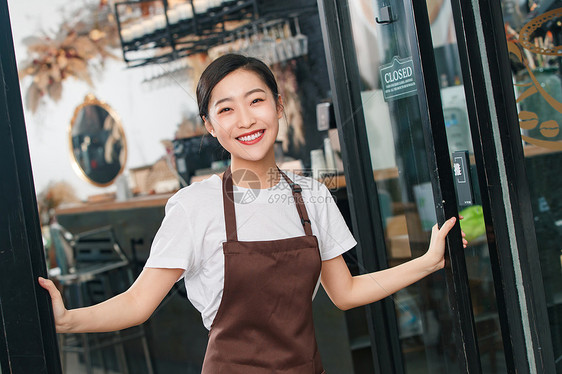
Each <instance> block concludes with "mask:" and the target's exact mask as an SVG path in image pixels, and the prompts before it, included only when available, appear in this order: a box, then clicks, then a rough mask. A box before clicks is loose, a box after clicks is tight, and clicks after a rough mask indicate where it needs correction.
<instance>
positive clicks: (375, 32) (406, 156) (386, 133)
mask: <svg viewBox="0 0 562 374" xmlns="http://www.w3.org/2000/svg"><path fill="white" fill-rule="evenodd" d="M388 4H389V2H388V1H383V0H378V1H372V0H350V1H349V7H350V14H351V17H352V20H351V21H352V22H351V23H352V28H353V30H352V31H353V40H354V44H355V50H356V51H357V61H358V65H359V73H360V78H361V97H362V108H358V110H362V111H363V114H364V118H365V123H366V130H367V136H368V142H369V148H370V153H371V163H372V170H373V177H374V179H375V181H376V185H377V189H378V193H379V202H380V206H381V215H382V217H381V218H382V220H383V222H384V225H385V241H386V248H387V252H388V253H387V255H388V258H389V266H395V265H398V264H400V263H402V262H405V261H407V260H409V259H411V258H414V257H418V256H420V255H422V254H423V253H425V251H426V250H427V247H428V245H429V237H430V230H431V228H432V226H433V224H434V223H435V221H436V216H435V211H434V208H433V192H432V186H431V178H430V172H429V169H428V165H427V157H426V153H425V149H426V147H425V143H424V137H423V132H422V122H421V116H420V112H419V103H418V98H417V91H416V86H415V81H414V78H413V75H412V73H413V68H414V67H413V59H412V56H411V52H410V44H409V43H410V41H409V40H408V33H407V32H406V31H405V30H407V29H408V28H410V27H413V25H409V24H405V19H406V17H405V12H404V8H403V2H402V1H391V2H390V4H391V5H390V6H389V5H388ZM377 19H378V21H377ZM394 20H396V21H394ZM387 21H389V22H387ZM385 22H387V23H385ZM393 299H394V302H395V307H396V316H397V321H398V325H399V326H398V328H399V337H400V343H401V348H402V354H403V362H404V366H405V372H406V373H432V374H434V373H444V374H445V373H447V374H450V373H457V372H460V371H461V370H460V369H459V368H458V362H457V347H456V343H455V342H456V340H457V339H458V337H456V336H454V335H453V333H452V331H453V329H452V318H451V314H450V312H451V308H450V306H449V304H448V303H447V302H446V301H447V300H448V297H447V291H446V284H445V278H444V273H443V271H441V272H437V273H435V274H433V275H432V276H430V277H427V278H425V279H424V280H422V281H420V282H418V283H416V284H414V285H412V286H411V287H408V288H406V289H404V290H402V291H400V292H398V293H397V294H395V295H394V296H393Z"/></svg>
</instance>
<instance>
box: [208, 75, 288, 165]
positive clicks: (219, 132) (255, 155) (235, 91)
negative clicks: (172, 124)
mask: <svg viewBox="0 0 562 374" xmlns="http://www.w3.org/2000/svg"><path fill="white" fill-rule="evenodd" d="M279 100H281V99H279ZM208 112H209V116H208V118H205V127H206V128H207V130H208V131H209V132H210V133H211V134H213V136H215V137H217V139H218V140H219V142H220V143H221V145H222V146H223V147H224V148H225V149H226V150H227V151H228V152H230V154H231V155H232V161H233V162H235V160H245V161H254V162H255V161H261V160H264V159H266V158H268V157H273V154H274V151H273V145H274V143H275V139H276V138H277V132H278V130H279V119H280V118H281V115H282V105H281V101H279V105H278V104H277V101H276V100H275V97H274V96H273V93H272V92H271V90H270V89H269V87H268V86H267V85H266V84H265V82H264V81H263V80H262V79H261V78H260V77H259V75H257V74H256V73H254V72H252V71H248V70H244V69H238V70H235V71H233V72H232V73H230V74H228V75H227V76H225V77H224V78H223V79H222V80H221V81H220V82H219V83H218V84H217V85H216V86H215V87H214V88H213V91H212V93H211V99H210V101H209V110H208Z"/></svg>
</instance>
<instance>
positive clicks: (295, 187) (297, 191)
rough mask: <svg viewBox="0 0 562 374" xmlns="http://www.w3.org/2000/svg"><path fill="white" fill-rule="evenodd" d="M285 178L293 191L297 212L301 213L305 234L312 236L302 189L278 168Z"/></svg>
mask: <svg viewBox="0 0 562 374" xmlns="http://www.w3.org/2000/svg"><path fill="white" fill-rule="evenodd" d="M277 170H279V172H280V173H281V175H282V176H283V178H285V180H286V181H287V183H288V184H289V186H290V187H291V191H292V192H293V198H294V199H295V203H296V205H297V211H298V212H299V217H300V218H301V223H302V227H303V228H304V232H305V234H306V235H309V236H311V235H312V226H311V225H310V219H309V218H308V213H307V211H306V206H305V205H304V201H303V199H302V195H301V192H302V188H301V186H299V185H298V184H296V183H295V182H293V181H292V180H291V178H289V177H288V176H287V174H285V173H284V172H282V171H281V169H279V167H278V168H277Z"/></svg>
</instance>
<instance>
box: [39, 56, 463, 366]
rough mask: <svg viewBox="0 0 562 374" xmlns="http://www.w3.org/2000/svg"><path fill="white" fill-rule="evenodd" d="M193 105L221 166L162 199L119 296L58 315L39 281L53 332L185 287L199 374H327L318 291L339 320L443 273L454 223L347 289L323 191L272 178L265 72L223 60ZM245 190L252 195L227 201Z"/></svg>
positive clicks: (277, 104) (345, 244)
mask: <svg viewBox="0 0 562 374" xmlns="http://www.w3.org/2000/svg"><path fill="white" fill-rule="evenodd" d="M197 96H198V99H199V109H200V115H201V118H202V119H203V121H204V122H205V126H206V128H207V130H208V131H209V132H210V133H211V134H213V136H216V137H217V139H218V140H219V142H220V143H221V145H222V146H223V147H224V148H225V149H226V150H227V151H228V152H229V153H230V155H231V166H230V167H229V168H227V170H226V171H225V172H224V174H223V175H222V176H218V175H213V176H212V177H210V178H208V179H205V180H203V181H201V182H197V183H192V184H191V185H189V186H188V187H186V188H183V189H181V190H180V191H179V192H177V193H176V194H175V195H174V196H173V197H171V198H170V199H169V201H168V203H167V205H166V216H165V218H164V221H163V222H162V225H161V226H160V229H159V231H158V233H157V234H156V237H155V238H154V241H153V245H152V247H151V250H150V256H149V258H148V260H147V262H146V264H145V267H144V269H143V271H142V272H141V274H140V275H139V277H138V279H137V280H136V281H135V283H134V284H133V285H132V286H131V288H130V289H129V290H127V291H126V292H124V293H123V294H120V295H118V296H116V297H114V298H112V299H110V300H108V301H106V302H103V303H101V304H97V305H95V306H92V307H88V308H83V309H74V310H66V309H65V307H64V305H63V303H62V301H61V299H60V294H59V293H58V291H57V290H56V289H55V288H54V285H53V284H52V283H51V282H50V281H47V280H44V279H40V284H41V285H42V286H43V287H45V288H47V289H48V290H49V292H50V294H51V297H52V300H53V308H54V311H55V321H56V325H57V329H58V331H59V332H101V331H112V330H119V329H123V328H126V327H130V326H132V325H136V324H140V323H142V322H144V321H145V320H146V319H147V318H148V317H149V316H150V315H151V314H152V312H153V311H154V310H155V308H156V307H157V306H158V304H159V303H160V302H161V301H162V299H163V298H164V296H165V295H166V294H167V293H168V291H169V290H170V288H171V287H172V286H173V285H174V283H175V282H176V281H177V280H178V279H183V280H184V282H185V285H186V288H187V290H188V292H187V295H188V297H189V299H190V300H191V302H192V303H193V305H194V306H195V307H196V308H197V309H198V310H199V311H200V312H201V315H202V317H203V322H204V324H205V327H207V328H208V329H209V330H210V333H209V343H208V345H207V352H206V355H205V359H204V362H203V370H202V373H204V374H210V373H221V372H227V373H244V374H246V373H247V374H263V373H266V372H267V373H270V372H279V371H280V370H282V371H283V372H286V373H307V374H322V373H325V371H324V369H323V365H322V362H321V359H320V354H319V351H318V348H317V344H316V337H315V332H314V326H313V317H312V299H313V297H314V295H315V290H316V288H317V286H318V282H319V281H321V282H322V285H323V287H324V289H325V290H326V293H327V294H328V295H329V297H330V298H331V300H332V301H333V302H334V304H335V305H336V306H338V307H339V308H341V309H349V308H353V307H356V306H360V305H365V304H368V303H372V302H374V301H376V300H380V299H381V298H384V297H386V296H388V295H390V294H392V293H394V292H396V291H398V290H399V289H401V288H403V287H406V286H407V285H409V284H411V283H413V282H416V281H417V280H419V279H421V278H423V277H425V276H426V275H428V274H430V273H433V272H434V271H436V270H438V269H441V268H442V267H443V266H444V251H445V237H446V235H447V233H448V232H449V230H451V228H452V227H453V226H454V225H455V224H456V219H455V218H452V219H450V220H448V221H447V222H446V223H445V224H443V226H442V228H441V229H440V230H439V229H438V228H437V225H436V226H435V227H434V228H433V234H432V240H431V243H430V245H429V249H428V251H427V252H426V253H425V255H423V256H420V257H418V258H416V259H414V260H411V261H409V262H406V263H404V264H402V265H400V266H397V267H394V268H392V269H387V270H384V271H380V272H377V273H370V274H364V275H362V276H357V277H352V276H351V274H350V272H349V270H348V268H347V265H346V263H345V261H344V260H343V258H342V254H343V253H345V252H346V251H348V250H350V249H351V248H353V247H354V246H355V245H356V244H357V242H356V241H355V239H354V238H353V235H352V234H351V232H350V230H349V228H348V227H347V225H346V223H345V220H344V219H343V216H342V214H341V213H340V211H339V209H338V207H337V206H336V204H335V202H334V200H333V199H330V198H329V197H330V196H331V195H330V191H328V189H327V188H326V186H325V185H323V184H321V183H320V182H318V181H316V180H314V179H311V178H308V177H304V176H300V175H297V174H294V173H284V172H282V171H281V170H280V169H279V168H277V166H276V163H275V153H274V144H275V138H276V136H277V133H278V129H279V124H278V123H279V119H280V118H281V115H282V113H283V105H282V100H281V98H280V96H279V95H278V94H277V84H276V82H275V79H274V78H273V74H272V73H271V71H270V70H269V68H268V67H267V66H266V65H265V64H264V63H263V62H261V61H259V60H257V59H255V58H249V57H244V56H240V55H225V56H223V57H220V58H218V59H217V60H215V61H214V62H212V63H211V64H210V65H209V67H208V68H207V69H206V70H205V71H204V72H203V74H202V76H201V79H200V83H199V85H198V89H197ZM234 174H237V175H238V176H240V175H245V176H249V177H246V178H244V177H243V178H236V176H235V175H234ZM258 181H259V184H258V185H256V184H257V183H256V182H258ZM235 182H236V186H235V185H234V183H235ZM264 187H265V188H264ZM244 188H248V189H252V190H254V191H257V192H261V193H254V194H253V197H254V198H252V199H246V198H244V199H239V198H237V197H239V196H240V190H241V189H242V190H243V189H244ZM235 192H236V193H237V194H235ZM244 195H247V194H244ZM275 196H278V197H279V198H278V199H272V197H275ZM465 244H466V242H465ZM320 274H322V276H321V277H320ZM133 306H134V307H133ZM123 311H127V313H123Z"/></svg>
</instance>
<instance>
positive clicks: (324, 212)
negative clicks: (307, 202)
mask: <svg viewBox="0 0 562 374" xmlns="http://www.w3.org/2000/svg"><path fill="white" fill-rule="evenodd" d="M318 185H319V187H318V189H317V190H318V193H317V194H314V195H313V196H311V199H315V200H317V201H316V202H315V203H316V204H318V205H317V208H318V209H317V217H316V220H315V221H316V231H317V237H318V244H319V247H320V256H321V258H322V261H327V260H331V259H333V258H335V257H337V256H339V255H341V254H343V253H345V252H347V251H348V250H350V249H351V248H353V247H355V246H356V245H357V241H355V238H354V237H353V235H352V234H351V231H350V230H349V227H348V226H347V223H346V222H345V220H344V218H343V216H342V214H341V212H340V210H339V208H338V206H337V205H336V200H335V197H334V196H332V194H331V193H330V191H329V190H328V188H326V186H325V185H324V184H321V183H318Z"/></svg>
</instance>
